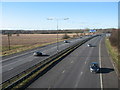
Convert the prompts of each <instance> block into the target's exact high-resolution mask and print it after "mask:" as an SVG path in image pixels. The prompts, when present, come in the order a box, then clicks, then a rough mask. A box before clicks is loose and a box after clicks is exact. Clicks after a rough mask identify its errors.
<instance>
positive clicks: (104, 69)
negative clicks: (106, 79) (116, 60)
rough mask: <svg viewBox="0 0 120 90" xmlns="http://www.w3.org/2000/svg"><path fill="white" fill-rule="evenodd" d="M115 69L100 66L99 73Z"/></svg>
mask: <svg viewBox="0 0 120 90" xmlns="http://www.w3.org/2000/svg"><path fill="white" fill-rule="evenodd" d="M112 71H114V69H113V68H100V70H99V72H98V73H102V74H105V73H110V72H112Z"/></svg>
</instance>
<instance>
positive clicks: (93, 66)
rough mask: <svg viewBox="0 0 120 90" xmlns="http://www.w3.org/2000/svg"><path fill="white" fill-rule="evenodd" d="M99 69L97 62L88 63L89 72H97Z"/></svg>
mask: <svg viewBox="0 0 120 90" xmlns="http://www.w3.org/2000/svg"><path fill="white" fill-rule="evenodd" d="M99 70H100V67H99V65H98V63H97V62H92V63H91V65H90V72H95V73H97V72H98V71H99Z"/></svg>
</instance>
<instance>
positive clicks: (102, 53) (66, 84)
mask: <svg viewBox="0 0 120 90" xmlns="http://www.w3.org/2000/svg"><path fill="white" fill-rule="evenodd" d="M89 43H91V44H93V45H95V46H94V47H88V46H87V44H89ZM91 62H98V63H99V65H100V72H99V73H96V74H95V73H91V72H90V70H89V66H90V63H91ZM28 88H48V89H52V88H114V89H113V90H115V88H118V74H117V72H116V69H115V67H114V65H113V62H112V61H111V58H110V57H109V55H108V52H107V49H106V47H105V41H104V37H102V36H98V37H95V38H93V39H91V40H89V41H88V42H86V43H85V44H83V45H82V46H80V47H79V48H77V49H76V50H74V51H73V52H72V53H70V54H69V55H68V56H66V57H65V58H64V59H63V60H62V61H60V62H59V63H58V64H57V65H55V66H54V67H53V68H51V69H50V70H49V71H48V72H46V73H45V74H44V75H43V76H41V77H39V78H38V79H37V80H36V81H34V82H33V83H32V84H31V85H29V86H28ZM101 90H102V89H101Z"/></svg>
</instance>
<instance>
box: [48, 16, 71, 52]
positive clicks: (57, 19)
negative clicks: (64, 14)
mask: <svg viewBox="0 0 120 90" xmlns="http://www.w3.org/2000/svg"><path fill="white" fill-rule="evenodd" d="M68 19H69V18H62V19H60V18H47V20H56V21H57V53H58V52H59V45H58V21H59V20H68Z"/></svg>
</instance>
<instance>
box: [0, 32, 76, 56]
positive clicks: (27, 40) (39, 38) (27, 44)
mask: <svg viewBox="0 0 120 90" xmlns="http://www.w3.org/2000/svg"><path fill="white" fill-rule="evenodd" d="M63 35H64V34H58V39H59V41H60V40H63V39H62V37H63ZM68 35H69V36H70V37H73V36H74V35H76V34H68ZM56 41H57V34H20V35H19V36H17V35H16V34H13V35H12V36H10V49H11V50H14V51H15V50H17V51H15V52H19V51H21V50H26V49H27V48H29V49H30V48H34V47H38V46H42V45H46V44H50V43H54V42H56ZM8 45H9V44H8V36H7V35H2V44H1V45H0V47H2V48H1V50H0V51H2V52H3V53H5V54H6V52H4V51H9V47H8ZM14 51H13V52H14ZM9 52H12V51H9Z"/></svg>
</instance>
